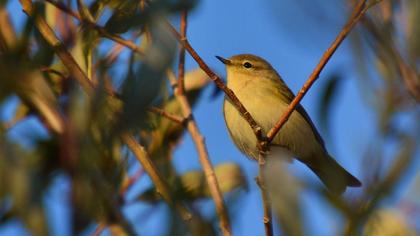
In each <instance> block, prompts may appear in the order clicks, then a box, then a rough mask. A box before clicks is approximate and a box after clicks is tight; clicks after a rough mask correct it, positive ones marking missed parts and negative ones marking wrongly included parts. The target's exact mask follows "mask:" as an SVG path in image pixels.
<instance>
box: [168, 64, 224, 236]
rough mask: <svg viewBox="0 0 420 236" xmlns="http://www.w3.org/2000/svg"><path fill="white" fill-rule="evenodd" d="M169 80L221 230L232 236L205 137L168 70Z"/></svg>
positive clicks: (173, 76)
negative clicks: (196, 154) (202, 171)
mask: <svg viewBox="0 0 420 236" xmlns="http://www.w3.org/2000/svg"><path fill="white" fill-rule="evenodd" d="M167 74H168V79H169V81H170V83H171V85H172V87H173V88H174V90H175V91H174V96H175V98H176V99H177V101H178V102H179V104H180V105H181V109H182V113H183V114H184V117H188V119H187V122H188V123H187V129H188V131H189V133H190V134H191V137H192V139H193V141H194V144H195V147H196V149H197V153H198V156H199V160H200V163H201V166H202V167H203V170H204V173H205V176H206V180H207V184H208V186H209V190H210V194H211V196H212V198H213V200H214V204H215V205H216V212H217V215H218V216H219V219H220V229H221V230H222V233H223V235H232V230H231V227H230V223H229V217H228V214H227V210H226V207H225V204H224V201H223V196H222V193H221V191H220V187H219V183H218V180H217V178H216V175H215V173H214V169H213V166H212V164H211V162H210V160H209V155H208V152H207V148H206V145H205V143H204V137H203V136H202V135H201V133H200V130H199V129H198V126H197V124H196V122H195V120H194V117H193V114H192V111H191V106H190V104H189V102H188V100H187V97H186V96H185V95H184V94H181V93H180V92H178V91H177V90H178V89H179V88H178V85H177V84H178V83H177V81H176V78H175V75H174V74H173V73H172V72H171V71H169V70H168V72H167Z"/></svg>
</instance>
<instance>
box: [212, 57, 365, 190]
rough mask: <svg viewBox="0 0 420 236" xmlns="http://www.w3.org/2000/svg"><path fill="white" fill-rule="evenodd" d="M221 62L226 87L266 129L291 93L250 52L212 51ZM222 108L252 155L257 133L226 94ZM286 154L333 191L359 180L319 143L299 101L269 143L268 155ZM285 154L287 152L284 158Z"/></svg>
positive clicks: (256, 152)
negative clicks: (228, 54)
mask: <svg viewBox="0 0 420 236" xmlns="http://www.w3.org/2000/svg"><path fill="white" fill-rule="evenodd" d="M216 58H217V59H219V60H220V61H221V62H222V63H223V64H224V65H225V67H226V72H227V76H226V80H227V87H228V88H230V89H231V90H232V91H233V92H234V93H235V95H236V96H237V98H238V99H239V100H240V101H241V103H242V104H243V105H244V107H245V108H246V110H247V111H248V112H249V113H250V115H251V116H252V117H253V118H254V120H255V121H256V122H257V124H258V125H259V126H260V127H261V128H262V131H263V132H264V133H267V132H268V131H269V130H270V129H271V128H272V127H273V126H274V125H275V123H276V122H277V120H278V119H279V117H280V116H281V115H282V114H283V113H284V111H285V110H286V109H287V107H288V105H289V104H290V102H291V101H292V100H293V99H294V97H295V95H294V94H293V92H292V91H291V90H290V88H289V87H288V86H287V85H286V83H285V82H284V81H283V79H282V78H281V76H280V75H279V74H278V73H277V71H276V70H275V69H274V68H273V67H272V66H271V64H270V63H269V62H267V61H266V60H264V59H263V58H261V57H259V56H255V55H252V54H239V55H235V56H232V57H230V58H228V59H225V58H223V57H220V56H216ZM223 114H224V119H225V123H226V126H227V129H228V131H229V135H230V137H231V139H232V140H233V142H234V143H235V145H236V146H237V148H238V149H239V150H240V151H241V152H242V153H244V154H245V155H246V156H248V157H249V158H251V159H254V160H258V156H259V153H260V151H259V149H258V147H257V138H256V136H255V134H254V132H253V130H252V128H251V127H250V125H249V124H248V122H247V121H246V120H245V118H244V117H243V116H242V114H241V113H240V112H239V111H238V110H237V109H236V107H235V105H234V104H233V102H232V101H231V100H230V99H229V97H227V96H225V98H224V103H223ZM284 153H287V154H288V155H286V156H291V157H293V158H295V159H297V160H298V161H300V162H302V163H304V164H305V165H306V166H308V167H309V169H311V170H312V171H313V172H314V173H315V174H316V175H317V176H318V178H319V179H320V180H321V182H323V184H324V185H325V186H326V187H327V189H328V190H329V191H330V192H332V193H334V194H342V193H343V192H344V191H345V190H346V188H347V187H360V186H361V185H362V183H361V182H360V181H359V180H358V179H357V178H356V177H354V176H353V175H352V174H350V173H349V172H348V171H346V170H345V169H344V168H343V167H342V166H341V165H340V164H338V163H337V161H336V160H335V159H334V158H333V157H332V156H331V155H330V154H329V153H328V151H327V149H326V147H325V143H324V141H323V139H322V137H321V135H320V134H319V132H318V130H317V129H316V127H315V125H314V123H313V122H312V120H311V118H310V117H309V115H308V113H307V112H306V111H305V109H304V108H303V106H302V105H298V106H297V107H296V109H295V111H293V113H292V114H291V116H290V118H289V120H288V121H287V122H286V123H285V125H284V126H283V128H282V129H281V130H280V132H278V133H277V134H276V136H275V137H274V138H273V140H272V142H271V143H270V146H269V152H268V158H273V157H274V158H276V156H285V155H284ZM286 159H287V158H286Z"/></svg>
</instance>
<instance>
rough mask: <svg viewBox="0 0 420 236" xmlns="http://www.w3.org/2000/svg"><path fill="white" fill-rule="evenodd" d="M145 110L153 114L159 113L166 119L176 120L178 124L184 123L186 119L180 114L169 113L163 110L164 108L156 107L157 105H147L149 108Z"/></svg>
mask: <svg viewBox="0 0 420 236" xmlns="http://www.w3.org/2000/svg"><path fill="white" fill-rule="evenodd" d="M147 110H148V111H150V112H153V113H155V114H158V115H161V116H163V117H165V118H167V119H169V120H171V121H174V122H176V123H178V124H184V123H185V120H186V119H184V118H182V117H180V116H177V115H174V114H171V113H169V112H166V111H164V110H162V109H160V108H157V107H149V108H147Z"/></svg>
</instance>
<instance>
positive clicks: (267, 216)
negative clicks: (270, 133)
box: [256, 153, 273, 236]
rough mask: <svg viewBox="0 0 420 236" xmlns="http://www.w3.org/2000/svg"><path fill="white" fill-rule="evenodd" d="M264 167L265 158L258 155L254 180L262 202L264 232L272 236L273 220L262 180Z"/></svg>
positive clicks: (269, 202) (263, 180)
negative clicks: (259, 190)
mask: <svg viewBox="0 0 420 236" xmlns="http://www.w3.org/2000/svg"><path fill="white" fill-rule="evenodd" d="M264 165H265V157H264V154H262V153H260V154H259V158H258V167H259V175H258V177H257V178H256V182H257V184H258V186H259V187H260V189H261V199H262V201H263V209H264V218H263V223H264V231H265V235H266V236H272V235H273V219H272V213H271V201H270V199H269V196H268V194H267V187H266V185H265V178H264V173H263V171H264Z"/></svg>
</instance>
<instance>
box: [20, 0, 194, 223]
mask: <svg viewBox="0 0 420 236" xmlns="http://www.w3.org/2000/svg"><path fill="white" fill-rule="evenodd" d="M20 2H21V5H22V8H23V10H24V11H25V13H26V14H27V15H28V16H30V17H33V13H34V12H33V5H32V1H31V0H20ZM35 23H36V27H37V29H38V31H39V32H40V33H41V35H42V36H43V37H44V38H45V39H46V41H47V42H48V43H49V44H50V46H52V47H53V49H54V50H55V53H56V54H57V55H58V57H59V58H60V59H61V60H62V62H63V65H65V66H66V68H67V70H68V71H69V73H70V74H71V75H72V77H74V78H75V79H76V80H77V81H78V82H79V83H80V84H81V86H82V88H83V89H84V91H85V92H86V94H88V95H89V96H91V95H93V92H94V84H93V83H92V82H91V81H90V80H89V78H88V77H87V76H86V74H85V73H84V72H83V70H82V69H81V68H80V66H79V65H78V64H77V62H76V61H75V60H74V58H73V57H72V55H71V54H70V53H69V52H68V51H67V49H66V48H65V47H64V46H63V44H62V43H61V41H60V40H59V39H58V38H57V36H56V35H55V33H54V31H53V30H52V29H51V28H50V26H49V25H48V24H47V23H46V22H45V20H44V19H43V18H41V17H37V18H36V19H35ZM121 139H122V140H123V141H124V142H125V143H126V145H127V146H128V147H129V149H130V150H131V151H132V152H133V153H134V155H135V157H136V158H137V160H138V161H139V162H140V163H141V165H142V166H143V168H144V170H145V171H146V172H147V173H148V175H149V176H150V178H151V179H152V181H153V183H154V184H155V186H156V189H157V191H158V192H159V193H160V194H161V195H162V197H163V199H164V200H165V201H166V202H167V203H168V204H169V205H171V206H174V207H175V209H176V210H177V212H178V213H179V214H180V215H181V217H182V218H183V219H184V220H186V221H188V220H190V219H191V217H192V215H191V213H190V212H189V210H188V209H187V208H186V207H185V206H184V205H183V204H181V203H180V202H178V201H175V200H174V198H173V197H172V195H171V191H170V187H169V185H168V183H167V182H166V181H165V179H164V178H163V177H162V176H161V175H160V174H159V172H158V170H157V168H156V166H155V165H154V163H153V162H152V161H151V159H150V158H149V156H148V153H147V152H146V150H145V149H144V147H143V146H141V145H140V144H139V143H137V141H136V140H135V138H134V137H133V136H132V135H130V134H127V133H123V134H121Z"/></svg>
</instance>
